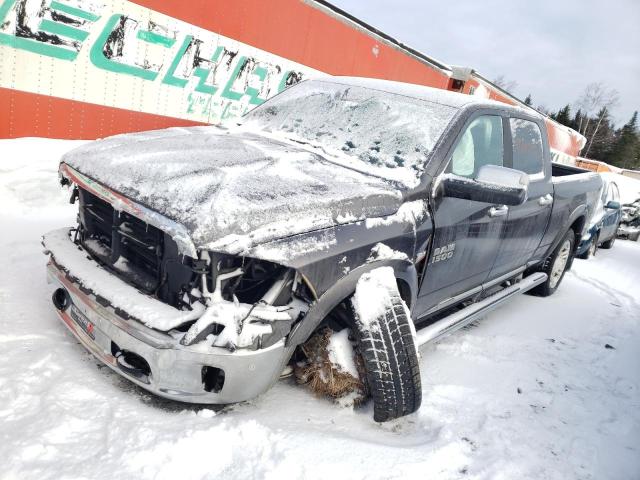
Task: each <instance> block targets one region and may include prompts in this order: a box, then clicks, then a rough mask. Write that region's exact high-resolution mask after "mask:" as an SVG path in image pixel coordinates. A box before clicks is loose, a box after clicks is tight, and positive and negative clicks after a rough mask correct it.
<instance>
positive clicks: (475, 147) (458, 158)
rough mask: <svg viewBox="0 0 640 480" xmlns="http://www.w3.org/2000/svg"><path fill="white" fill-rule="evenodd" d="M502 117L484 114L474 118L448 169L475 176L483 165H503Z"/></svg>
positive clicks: (456, 173)
mask: <svg viewBox="0 0 640 480" xmlns="http://www.w3.org/2000/svg"><path fill="white" fill-rule="evenodd" d="M503 150H504V149H503V142H502V117H500V116H497V115H483V116H481V117H478V118H476V119H474V120H473V121H472V122H471V124H470V125H469V126H468V127H467V129H466V130H465V132H464V133H463V134H462V137H460V140H458V144H457V145H456V148H455V150H454V151H453V154H452V155H451V161H450V162H449V166H448V168H447V171H448V172H449V173H453V174H455V175H460V176H462V177H469V178H475V177H476V176H477V174H478V171H479V170H480V167H482V166H483V165H498V166H503V160H504V151H503Z"/></svg>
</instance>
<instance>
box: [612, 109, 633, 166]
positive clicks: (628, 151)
mask: <svg viewBox="0 0 640 480" xmlns="http://www.w3.org/2000/svg"><path fill="white" fill-rule="evenodd" d="M639 150H640V137H639V133H638V112H637V111H636V112H633V115H632V116H631V120H629V121H628V122H627V123H625V124H624V125H623V126H622V128H621V129H619V130H618V131H617V132H616V135H615V143H614V145H613V148H612V150H611V154H610V161H611V162H612V163H613V164H614V165H616V166H619V167H622V168H637V167H638V166H639V165H638V164H637V158H638V153H639Z"/></svg>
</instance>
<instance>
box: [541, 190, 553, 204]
mask: <svg viewBox="0 0 640 480" xmlns="http://www.w3.org/2000/svg"><path fill="white" fill-rule="evenodd" d="M552 203H553V197H552V196H551V194H549V193H547V194H546V195H544V196H542V197H540V198H539V199H538V205H540V206H541V207H546V206H547V205H551V204H552Z"/></svg>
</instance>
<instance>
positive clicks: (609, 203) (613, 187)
mask: <svg viewBox="0 0 640 480" xmlns="http://www.w3.org/2000/svg"><path fill="white" fill-rule="evenodd" d="M602 181H603V186H602V192H601V195H600V198H599V199H598V205H597V206H596V211H595V213H594V214H593V218H592V220H591V226H590V227H589V230H588V231H587V233H586V234H585V235H583V237H582V239H581V241H580V244H579V245H578V248H577V249H576V256H577V257H578V258H583V259H587V258H589V257H591V256H593V255H595V253H596V251H597V250H598V248H604V249H609V248H611V247H613V243H614V242H615V241H616V234H617V231H618V226H619V225H620V220H621V218H622V212H621V210H620V190H619V189H618V185H617V184H616V183H615V182H614V181H611V180H609V179H607V178H604V177H603V179H602Z"/></svg>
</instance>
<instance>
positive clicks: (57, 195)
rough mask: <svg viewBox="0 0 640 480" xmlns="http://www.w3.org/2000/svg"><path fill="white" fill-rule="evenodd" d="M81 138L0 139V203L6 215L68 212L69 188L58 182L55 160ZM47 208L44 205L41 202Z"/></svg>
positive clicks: (69, 210)
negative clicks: (61, 185) (73, 139)
mask: <svg viewBox="0 0 640 480" xmlns="http://www.w3.org/2000/svg"><path fill="white" fill-rule="evenodd" d="M85 143H87V142H86V141H84V140H75V141H72V140H52V139H48V138H18V139H13V140H6V139H0V159H2V160H1V161H0V203H2V211H3V212H5V213H6V215H10V216H15V217H21V216H24V215H33V216H42V215H49V216H51V215H69V214H70V213H71V212H73V211H74V210H75V208H74V207H73V206H71V205H69V196H70V195H71V192H70V190H68V189H65V188H61V187H60V183H59V182H58V163H59V162H60V159H61V158H62V156H63V155H64V154H65V153H66V152H68V151H69V150H71V149H73V148H76V147H78V146H80V145H83V144H85ZM44 205H46V206H47V208H46V209H44V208H43V206H44Z"/></svg>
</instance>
